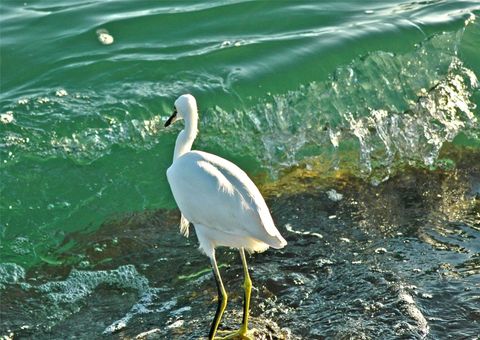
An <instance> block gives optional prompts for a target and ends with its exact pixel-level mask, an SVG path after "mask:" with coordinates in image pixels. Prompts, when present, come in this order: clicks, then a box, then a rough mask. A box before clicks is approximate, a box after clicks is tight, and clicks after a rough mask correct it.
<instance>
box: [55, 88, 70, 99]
mask: <svg viewBox="0 0 480 340" xmlns="http://www.w3.org/2000/svg"><path fill="white" fill-rule="evenodd" d="M55 95H56V96H57V97H65V96H67V95H68V93H67V91H65V90H64V89H59V90H57V91H56V92H55Z"/></svg>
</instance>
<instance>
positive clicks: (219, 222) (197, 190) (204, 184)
mask: <svg viewBox="0 0 480 340" xmlns="http://www.w3.org/2000/svg"><path fill="white" fill-rule="evenodd" d="M192 100H193V102H192ZM194 101H195V99H194V98H193V97H192V96H190V95H184V96H181V97H180V98H179V99H178V100H177V102H176V103H175V104H176V107H177V110H178V111H179V113H180V112H181V116H180V118H183V119H185V130H183V131H181V133H180V134H179V136H178V139H177V143H176V145H175V155H174V161H173V163H172V165H171V166H170V167H169V168H168V170H167V178H168V182H169V184H170V187H171V189H172V193H173V196H174V198H175V201H176V202H177V204H178V207H179V208H180V211H181V213H182V215H183V216H184V217H185V218H186V219H187V220H188V221H190V222H192V223H193V225H194V227H195V231H196V233H197V236H198V239H199V242H200V248H201V249H202V250H203V251H204V252H205V253H206V254H207V255H208V256H210V257H212V256H213V255H214V254H213V251H214V249H215V247H217V246H228V247H235V248H245V249H247V250H250V251H264V250H266V249H267V248H268V247H269V246H271V247H274V248H282V247H283V246H285V245H286V241H285V239H284V238H283V237H282V236H281V235H280V233H279V231H278V230H277V228H276V227H275V224H274V222H273V220H272V217H271V215H270V212H269V210H268V207H267V205H266V203H265V200H264V199H263V197H262V195H261V194H260V191H259V190H258V188H257V187H256V186H255V184H254V183H253V182H252V180H251V179H250V178H249V177H248V176H247V174H246V173H245V172H244V171H242V170H241V169H240V168H239V167H238V166H236V165H235V164H233V163H232V162H230V161H228V160H226V159H223V158H221V157H218V156H216V155H213V154H210V153H207V152H202V151H189V150H190V148H191V145H192V143H193V140H194V139H195V137H196V132H197V131H196V127H197V125H196V120H197V112H196V103H195V102H194ZM192 103H193V104H192Z"/></svg>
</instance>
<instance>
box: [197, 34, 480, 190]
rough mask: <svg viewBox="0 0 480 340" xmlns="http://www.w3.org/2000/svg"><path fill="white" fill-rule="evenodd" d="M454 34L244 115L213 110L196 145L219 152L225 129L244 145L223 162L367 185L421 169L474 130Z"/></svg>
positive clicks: (366, 61)
mask: <svg viewBox="0 0 480 340" xmlns="http://www.w3.org/2000/svg"><path fill="white" fill-rule="evenodd" d="M462 34H463V29H462V30H461V31H459V32H449V33H442V34H438V35H435V36H433V37H431V38H429V39H427V40H426V41H425V42H423V43H422V44H420V45H418V46H417V47H416V49H415V50H414V51H412V52H409V53H406V54H402V55H395V54H392V53H388V52H383V51H378V52H374V53H370V54H368V55H367V56H364V57H362V58H359V59H357V60H355V61H353V62H352V63H351V64H349V65H346V66H342V67H339V68H338V69H337V70H336V71H335V73H334V74H333V75H332V76H331V78H330V79H329V80H328V81H325V82H319V83H316V82H315V83H311V84H309V85H308V86H305V87H301V88H300V89H299V90H298V91H291V92H289V93H287V94H284V95H274V96H271V97H270V98H269V99H267V100H264V101H263V102H262V103H260V104H259V105H257V106H255V107H253V108H250V109H245V110H242V111H240V110H239V111H234V112H233V113H232V112H227V111H225V110H222V109H221V108H219V107H217V108H215V109H214V110H213V112H212V117H210V118H208V119H206V120H207V121H206V122H205V124H204V126H210V128H209V130H208V133H207V137H206V138H205V137H204V138H203V144H204V145H205V146H206V145H210V144H211V143H220V141H218V140H217V139H218V137H216V136H218V135H221V137H220V138H222V139H223V138H224V136H223V134H224V133H226V132H225V130H226V129H227V128H228V130H229V131H230V132H229V133H230V134H233V135H234V137H233V138H232V139H234V140H243V141H247V140H249V141H253V142H249V143H242V144H240V145H238V144H235V145H228V146H226V147H228V148H230V152H231V153H232V154H235V153H236V154H243V155H250V156H251V155H254V156H255V157H256V158H257V159H258V160H259V162H260V163H261V164H263V165H264V166H265V167H266V168H267V169H273V173H275V172H276V171H278V170H281V169H282V168H285V167H289V166H293V165H297V164H298V163H301V162H307V163H308V160H309V159H311V158H312V157H317V156H320V157H321V158H323V159H324V161H326V160H327V161H328V160H330V161H331V168H332V169H333V168H335V169H336V168H338V166H339V165H340V166H343V167H347V168H357V169H358V170H359V175H363V176H371V177H372V180H374V181H377V182H378V181H382V180H384V179H386V178H388V177H389V175H390V173H391V171H392V169H393V168H394V167H395V165H397V164H399V163H400V164H401V163H409V164H412V165H414V164H424V165H431V164H433V163H434V162H435V160H436V159H437V158H438V154H439V151H440V149H441V147H442V146H443V144H444V143H445V142H451V141H452V140H453V139H454V138H455V137H456V136H457V135H458V134H459V133H460V132H463V133H466V134H467V135H468V134H471V135H472V136H475V133H476V132H477V131H478V128H479V127H478V119H477V118H476V117H475V114H474V111H473V110H474V109H475V108H476V105H475V104H474V103H473V102H472V100H471V97H472V95H473V93H474V91H475V90H476V89H477V88H478V80H477V77H476V75H475V74H474V72H473V71H472V70H470V69H468V68H466V67H465V66H464V65H463V63H462V61H461V59H459V58H458V56H457V48H458V45H459V44H460V41H461V38H462ZM214 122H216V123H214ZM212 126H213V127H212ZM219 126H226V127H225V128H220V127H219ZM215 130H216V131H215ZM232 131H233V132H232ZM245 144H247V145H245ZM355 145H357V146H355ZM352 149H353V150H354V149H357V150H358V163H357V164H355V161H353V162H352V160H351V159H349V157H350V155H349V150H352ZM342 162H343V163H342Z"/></svg>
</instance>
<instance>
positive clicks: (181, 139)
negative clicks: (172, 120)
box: [173, 117, 198, 161]
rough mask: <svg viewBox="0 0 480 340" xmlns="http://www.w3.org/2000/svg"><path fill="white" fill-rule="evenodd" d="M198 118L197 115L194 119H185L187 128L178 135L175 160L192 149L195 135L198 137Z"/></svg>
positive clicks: (174, 154)
mask: <svg viewBox="0 0 480 340" xmlns="http://www.w3.org/2000/svg"><path fill="white" fill-rule="evenodd" d="M197 120H198V118H197V117H193V119H189V120H186V121H185V129H183V130H182V131H180V133H179V134H178V137H177V141H176V142H175V151H174V153H173V161H175V160H176V159H177V158H179V157H180V156H182V155H183V154H184V153H187V152H189V151H190V150H192V144H193V141H194V140H195V137H197V131H198V130H197V126H198V122H197Z"/></svg>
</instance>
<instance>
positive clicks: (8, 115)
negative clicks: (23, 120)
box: [0, 111, 14, 124]
mask: <svg viewBox="0 0 480 340" xmlns="http://www.w3.org/2000/svg"><path fill="white" fill-rule="evenodd" d="M13 120H14V118H13V112H12V111H7V112H5V113H2V114H0V121H1V122H2V123H3V124H9V123H11V122H13Z"/></svg>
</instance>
